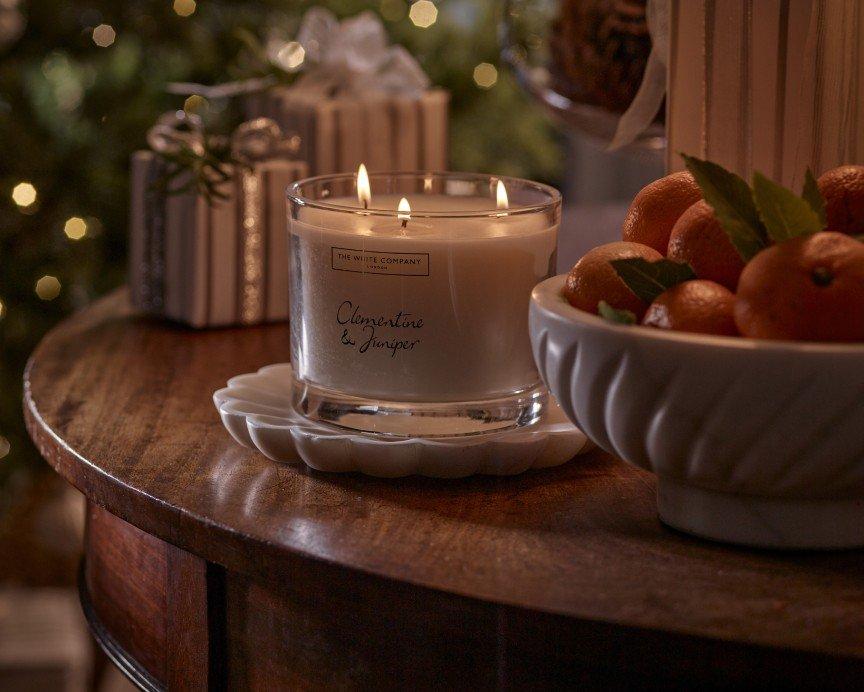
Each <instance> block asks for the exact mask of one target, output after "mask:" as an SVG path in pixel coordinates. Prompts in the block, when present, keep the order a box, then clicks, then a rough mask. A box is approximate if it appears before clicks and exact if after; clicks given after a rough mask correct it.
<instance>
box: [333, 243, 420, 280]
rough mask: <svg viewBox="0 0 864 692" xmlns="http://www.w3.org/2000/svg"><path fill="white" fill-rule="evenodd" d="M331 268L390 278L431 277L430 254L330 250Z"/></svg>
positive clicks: (344, 249) (339, 248)
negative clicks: (382, 275) (383, 275)
mask: <svg viewBox="0 0 864 692" xmlns="http://www.w3.org/2000/svg"><path fill="white" fill-rule="evenodd" d="M330 267H331V268H332V269H334V270H335V271H342V272H354V273H356V274H387V275H389V276H429V253H428V252H378V251H376V250H355V249H353V248H345V247H332V248H330Z"/></svg>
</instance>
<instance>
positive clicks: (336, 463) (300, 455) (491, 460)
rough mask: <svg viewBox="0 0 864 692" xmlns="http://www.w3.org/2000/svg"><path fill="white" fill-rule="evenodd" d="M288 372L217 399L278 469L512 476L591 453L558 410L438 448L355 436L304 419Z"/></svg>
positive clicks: (234, 429) (276, 371)
mask: <svg viewBox="0 0 864 692" xmlns="http://www.w3.org/2000/svg"><path fill="white" fill-rule="evenodd" d="M291 372H292V371H291V365H290V364H287V363H285V364H279V365H270V366H268V367H265V368H261V370H259V371H258V372H257V373H250V374H248V375H238V376H237V377H234V378H232V379H230V380H229V381H228V386H227V387H225V388H224V389H220V390H219V391H217V392H215V393H214V394H213V402H214V403H215V404H216V408H217V409H218V411H219V415H220V416H221V418H222V422H223V423H224V425H225V427H226V428H227V429H228V432H230V433H231V435H232V437H234V439H235V440H237V442H239V443H240V444H242V445H244V446H246V447H250V448H252V449H257V450H259V451H260V452H261V453H262V454H264V455H265V456H266V457H268V458H270V459H273V460H274V461H279V462H284V463H292V462H300V461H302V462H305V463H306V464H307V465H308V466H310V467H311V468H313V469H316V470H318V471H329V472H337V473H345V472H352V471H353V472H359V473H365V474H367V475H370V476H380V477H387V478H396V477H400V476H409V475H421V476H432V477H436V478H460V477H463V476H470V475H472V474H477V473H481V474H489V475H496V476H508V475H514V474H518V473H522V472H524V471H527V470H528V469H539V468H548V467H551V466H559V465H561V464H563V463H565V462H567V461H569V460H570V459H572V458H573V457H574V456H576V455H577V454H580V453H583V452H586V451H588V450H589V449H591V448H592V447H593V445H592V444H591V443H590V442H588V439H587V438H586V437H585V435H584V434H583V433H582V432H581V431H580V430H578V429H577V428H575V427H574V426H573V425H572V424H571V423H570V422H569V421H568V420H567V418H566V416H565V415H564V413H563V412H562V411H561V409H560V408H559V407H558V405H557V404H555V403H554V402H550V406H549V410H548V412H547V414H546V416H545V418H544V419H543V420H541V421H540V422H539V423H537V424H535V425H530V426H525V427H523V428H519V429H517V430H510V431H505V432H497V433H489V434H483V435H472V436H470V437H453V438H440V437H439V438H435V439H434V440H430V439H420V438H411V439H393V438H386V437H380V436H373V435H364V434H361V433H355V432H351V431H347V430H345V429H343V428H338V427H335V426H328V425H323V424H320V423H317V422H313V421H310V420H308V419H306V418H303V417H302V416H300V415H299V414H298V413H297V412H296V411H295V410H294V408H293V407H292V406H291V397H290V394H289V393H290V391H291V383H292V376H291Z"/></svg>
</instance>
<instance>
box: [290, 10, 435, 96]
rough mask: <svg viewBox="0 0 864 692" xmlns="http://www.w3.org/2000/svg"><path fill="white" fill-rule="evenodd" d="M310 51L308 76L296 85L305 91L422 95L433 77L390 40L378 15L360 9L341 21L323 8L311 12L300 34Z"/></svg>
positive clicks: (305, 70)
mask: <svg viewBox="0 0 864 692" xmlns="http://www.w3.org/2000/svg"><path fill="white" fill-rule="evenodd" d="M297 42H298V43H299V44H300V45H301V46H303V50H304V52H305V55H304V60H303V64H302V70H303V74H302V76H301V77H300V78H299V79H298V80H297V82H296V83H295V85H294V87H293V88H294V89H296V90H297V91H300V92H306V93H324V94H328V95H332V94H356V95H363V94H375V93H378V94H381V93H409V94H411V93H417V92H420V91H423V90H424V89H427V88H428V87H429V83H430V82H429V77H427V76H426V73H425V72H423V68H422V67H420V64H419V63H418V62H417V61H416V60H415V59H414V57H413V56H412V55H411V54H410V53H409V52H408V51H407V50H405V48H403V47H402V46H395V45H394V46H391V45H388V43H387V32H386V31H385V29H384V25H383V24H382V23H381V20H380V19H379V18H378V16H377V15H376V14H374V13H373V12H370V11H366V12H361V13H360V14H358V15H357V16H355V17H350V18H349V19H345V20H344V21H341V22H340V21H339V20H338V19H337V18H336V15H334V14H333V13H332V12H330V11H329V10H327V9H324V8H323V7H313V8H311V9H310V10H308V11H307V12H306V14H305V15H304V16H303V20H302V22H301V24H300V31H299V32H298V34H297Z"/></svg>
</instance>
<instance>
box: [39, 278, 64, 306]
mask: <svg viewBox="0 0 864 692" xmlns="http://www.w3.org/2000/svg"><path fill="white" fill-rule="evenodd" d="M61 288H62V287H61V286H60V281H59V280H58V279H57V277H56V276H51V275H48V274H46V275H45V276H43V277H42V278H41V279H39V281H37V282H36V295H37V296H39V297H40V298H41V299H42V300H54V299H55V298H56V297H57V296H59V295H60V289H61Z"/></svg>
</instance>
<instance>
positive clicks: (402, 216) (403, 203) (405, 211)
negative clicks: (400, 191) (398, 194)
mask: <svg viewBox="0 0 864 692" xmlns="http://www.w3.org/2000/svg"><path fill="white" fill-rule="evenodd" d="M396 218H398V219H399V220H400V221H409V220H410V219H411V205H410V204H408V200H407V199H406V198H405V197H403V198H402V199H400V200H399V208H398V209H397V214H396Z"/></svg>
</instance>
